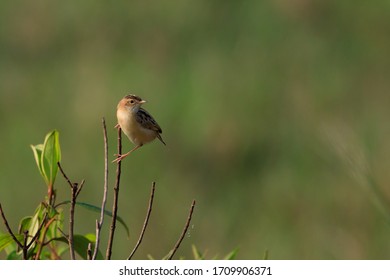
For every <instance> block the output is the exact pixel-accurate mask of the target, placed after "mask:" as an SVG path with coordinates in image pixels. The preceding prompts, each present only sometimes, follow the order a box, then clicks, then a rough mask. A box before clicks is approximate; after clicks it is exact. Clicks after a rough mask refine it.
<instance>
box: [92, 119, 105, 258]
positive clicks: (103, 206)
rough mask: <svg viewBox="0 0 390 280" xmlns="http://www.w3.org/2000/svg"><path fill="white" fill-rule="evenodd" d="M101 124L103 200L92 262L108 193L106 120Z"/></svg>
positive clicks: (98, 239)
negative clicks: (102, 140)
mask: <svg viewBox="0 0 390 280" xmlns="http://www.w3.org/2000/svg"><path fill="white" fill-rule="evenodd" d="M102 124H103V137H104V187H103V200H102V208H101V209H100V221H99V222H98V221H96V243H95V248H94V251H93V255H92V260H96V256H97V253H98V250H99V244H100V231H101V228H102V226H103V222H104V210H105V208H106V201H107V191H108V140H107V128H106V120H105V119H104V118H103V119H102Z"/></svg>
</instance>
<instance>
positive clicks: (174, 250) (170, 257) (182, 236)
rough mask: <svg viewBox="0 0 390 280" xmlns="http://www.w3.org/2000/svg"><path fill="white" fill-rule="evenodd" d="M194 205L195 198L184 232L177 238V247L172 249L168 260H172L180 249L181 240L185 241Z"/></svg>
mask: <svg viewBox="0 0 390 280" xmlns="http://www.w3.org/2000/svg"><path fill="white" fill-rule="evenodd" d="M194 207H195V200H193V201H192V205H191V208H190V212H189V214H188V217H187V222H186V224H185V226H184V229H183V232H182V233H181V236H180V238H179V240H177V242H176V244H175V247H174V248H173V249H172V251H171V254H170V256H169V257H168V260H171V259H172V258H173V255H174V254H175V253H176V251H177V249H179V246H180V244H181V242H182V241H183V238H184V236H185V235H186V233H187V230H188V227H189V226H190V222H191V218H192V213H193V212H194Z"/></svg>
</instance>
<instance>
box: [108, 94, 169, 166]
mask: <svg viewBox="0 0 390 280" xmlns="http://www.w3.org/2000/svg"><path fill="white" fill-rule="evenodd" d="M144 103H146V101H145V100H143V99H142V98H141V97H139V96H137V95H134V94H128V95H126V96H125V97H123V98H122V99H121V101H119V103H118V106H117V111H116V116H117V118H118V124H117V125H116V126H115V127H116V128H119V127H120V128H121V129H122V131H123V132H124V134H125V135H126V136H127V137H128V138H129V140H130V141H131V142H133V143H134V144H135V145H136V146H135V147H134V148H133V149H132V150H130V151H129V152H127V153H125V154H122V155H118V154H117V155H116V156H117V158H116V159H115V160H113V161H112V162H117V163H119V162H120V161H121V160H123V159H124V158H125V157H127V156H128V155H130V154H131V153H132V152H134V151H135V150H137V149H139V148H141V147H142V146H143V145H144V144H146V143H149V142H151V141H153V140H154V139H156V138H157V139H158V140H160V141H161V143H163V144H164V145H166V143H165V142H164V140H163V139H162V137H161V135H160V134H161V133H162V130H161V127H160V126H159V125H158V123H157V122H156V121H155V119H154V118H153V117H152V115H150V114H149V113H148V111H146V110H145V109H144V108H142V107H141V106H142V104H144Z"/></svg>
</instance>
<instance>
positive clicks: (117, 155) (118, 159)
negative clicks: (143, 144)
mask: <svg viewBox="0 0 390 280" xmlns="http://www.w3.org/2000/svg"><path fill="white" fill-rule="evenodd" d="M128 155H129V153H126V154H123V155H119V154H115V155H114V156H116V157H117V158H116V159H114V160H113V161H112V163H119V162H120V161H121V160H122V159H124V158H125V157H127V156H128Z"/></svg>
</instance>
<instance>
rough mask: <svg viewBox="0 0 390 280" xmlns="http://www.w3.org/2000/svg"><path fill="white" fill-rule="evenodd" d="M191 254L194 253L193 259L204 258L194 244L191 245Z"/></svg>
mask: <svg viewBox="0 0 390 280" xmlns="http://www.w3.org/2000/svg"><path fill="white" fill-rule="evenodd" d="M192 254H193V255H194V259H195V260H204V256H203V254H202V253H201V252H200V251H199V250H198V248H196V246H195V245H192Z"/></svg>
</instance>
